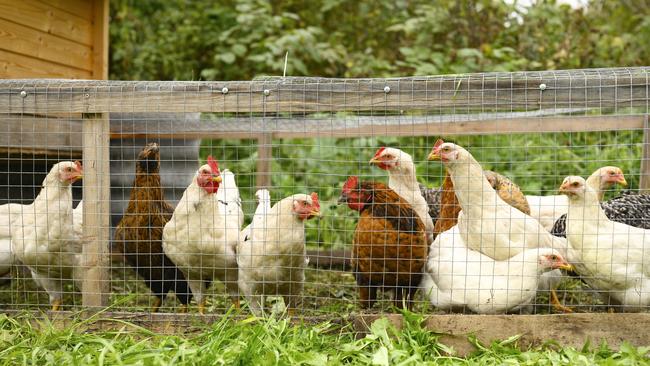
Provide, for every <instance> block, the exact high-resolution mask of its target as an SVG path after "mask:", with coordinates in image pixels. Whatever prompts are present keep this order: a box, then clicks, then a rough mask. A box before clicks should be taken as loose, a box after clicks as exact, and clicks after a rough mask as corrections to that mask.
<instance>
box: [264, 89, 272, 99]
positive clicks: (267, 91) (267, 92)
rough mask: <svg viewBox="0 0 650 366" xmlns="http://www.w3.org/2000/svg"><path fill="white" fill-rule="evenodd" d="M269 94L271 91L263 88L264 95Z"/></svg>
mask: <svg viewBox="0 0 650 366" xmlns="http://www.w3.org/2000/svg"><path fill="white" fill-rule="evenodd" d="M269 94H271V91H270V90H268V89H264V95H266V96H267V97H268V96H269Z"/></svg>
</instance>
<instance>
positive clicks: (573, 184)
mask: <svg viewBox="0 0 650 366" xmlns="http://www.w3.org/2000/svg"><path fill="white" fill-rule="evenodd" d="M571 185H572V186H574V187H577V186H579V185H580V183H578V182H573V183H572V184H571Z"/></svg>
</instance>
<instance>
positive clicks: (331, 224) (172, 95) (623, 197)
mask: <svg viewBox="0 0 650 366" xmlns="http://www.w3.org/2000/svg"><path fill="white" fill-rule="evenodd" d="M648 85H649V83H648V69H647V68H634V69H602V70H574V71H554V72H550V71H549V72H528V73H492V74H472V75H452V76H437V77H417V78H393V79H321V78H263V79H258V80H254V81H250V82H117V81H60V80H4V81H0V105H1V106H2V112H1V113H0V121H1V122H2V126H3V127H2V128H3V130H2V132H3V133H2V137H0V142H1V144H0V145H1V146H0V149H2V160H1V163H2V166H3V169H2V171H1V174H2V181H1V183H0V186H1V187H2V196H1V197H0V198H1V199H2V201H1V202H0V204H2V206H0V213H1V214H2V215H3V218H2V221H0V225H1V227H0V235H1V236H2V238H0V240H2V248H1V253H0V254H2V271H4V272H5V273H6V274H5V277H4V279H3V284H2V285H1V287H0V304H2V307H3V308H5V309H13V310H23V309H45V308H50V307H51V308H54V309H70V310H78V309H82V308H84V307H89V306H110V307H111V309H113V310H119V311H138V312H155V311H159V312H177V313H180V312H188V311H189V312H192V313H194V312H201V313H216V314H220V313H224V312H226V311H228V310H229V309H231V308H232V307H235V308H242V311H244V312H252V313H254V314H257V315H260V314H263V313H267V314H268V313H282V312H284V311H285V310H286V311H288V312H289V313H292V314H302V315H333V316H339V315H342V314H347V313H351V312H357V311H366V312H393V311H396V309H397V308H402V307H407V308H410V309H413V310H416V311H422V312H426V313H440V312H475V313H506V312H508V313H523V312H536V313H552V312H560V311H579V312H592V311H608V310H610V309H615V310H624V311H646V310H647V309H648V306H650V282H648V281H649V280H648V278H649V276H650V272H648V267H649V265H648V264H647V262H648V260H650V258H648V259H646V258H644V256H647V254H648V253H649V252H650V249H648V248H650V235H646V232H645V227H648V226H649V225H650V224H648V223H647V221H646V220H645V218H646V216H647V215H648V212H650V211H649V210H648V209H647V207H645V204H646V201H647V196H645V195H644V194H643V193H644V190H645V189H647V188H648V185H649V184H650V183H649V181H648V175H647V174H648V172H649V171H650V169H649V168H648V165H647V157H648V152H647V151H648V150H647V146H648V137H647V136H648V135H647V133H646V131H647V129H648V121H647V115H648V112H649V108H648V103H649V102H648V101H649V94H650V92H649V89H648V88H649V87H648ZM452 142H453V143H452ZM75 161H78V163H77V162H75ZM599 168H603V169H599ZM567 176H574V177H571V178H567ZM565 178H566V179H565ZM583 178H584V179H583ZM621 185H626V186H627V187H625V188H620V187H621ZM441 187H442V188H441ZM82 191H83V192H82ZM82 193H83V194H82ZM82 198H83V203H78V202H79V201H80V200H81V199H82ZM601 206H602V207H601ZM565 215H566V216H565ZM563 216H564V217H563ZM614 222H618V223H614ZM646 243H648V244H646Z"/></svg>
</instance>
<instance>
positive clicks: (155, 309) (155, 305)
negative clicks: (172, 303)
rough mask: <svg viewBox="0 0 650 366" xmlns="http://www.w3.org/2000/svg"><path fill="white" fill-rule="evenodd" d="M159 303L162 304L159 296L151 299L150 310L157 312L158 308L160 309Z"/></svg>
mask: <svg viewBox="0 0 650 366" xmlns="http://www.w3.org/2000/svg"><path fill="white" fill-rule="evenodd" d="M160 305H162V299H161V298H160V297H156V298H155V300H154V301H153V304H152V305H151V312H152V313H157V312H158V309H160Z"/></svg>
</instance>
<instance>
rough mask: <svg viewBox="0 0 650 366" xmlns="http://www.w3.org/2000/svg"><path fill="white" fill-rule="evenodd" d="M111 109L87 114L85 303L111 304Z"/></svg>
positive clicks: (84, 157) (84, 118)
mask: <svg viewBox="0 0 650 366" xmlns="http://www.w3.org/2000/svg"><path fill="white" fill-rule="evenodd" d="M109 125H110V122H109V117H108V113H99V114H84V115H83V127H82V131H83V168H84V177H83V205H84V206H83V235H84V239H85V241H86V242H85V243H84V245H83V261H82V265H83V266H84V269H85V274H84V278H83V283H82V287H81V291H82V300H83V305H84V307H86V308H99V307H104V306H106V305H107V304H108V294H109V274H108V264H109V254H110V252H109V235H110V181H111V179H110V170H109V145H110V129H109Z"/></svg>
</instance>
